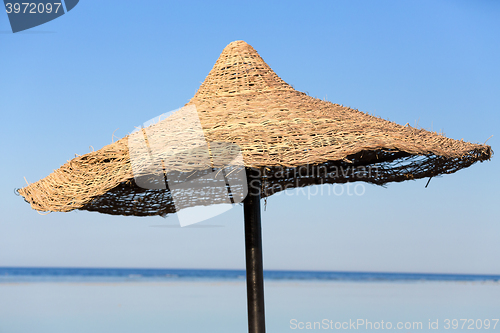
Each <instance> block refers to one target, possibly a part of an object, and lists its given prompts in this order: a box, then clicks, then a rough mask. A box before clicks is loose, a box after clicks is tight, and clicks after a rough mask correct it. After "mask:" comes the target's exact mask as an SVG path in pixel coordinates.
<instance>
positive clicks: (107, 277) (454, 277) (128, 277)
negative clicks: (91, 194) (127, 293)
mask: <svg viewBox="0 0 500 333" xmlns="http://www.w3.org/2000/svg"><path fill="white" fill-rule="evenodd" d="M264 279H266V280H311V281H360V282H361V281H497V282H498V281H500V275H459V274H423V273H373V272H318V271H265V272H264ZM194 280H220V281H231V280H236V281H239V280H242V281H244V280H245V271H244V270H210V269H144V268H45V267H44V268H37V267H0V283H2V282H43V281H54V282H63V281H66V282H69V281H73V282H80V281H81V282H85V281H87V282H91V281H103V282H104V281H107V282H111V281H113V282H126V281H194Z"/></svg>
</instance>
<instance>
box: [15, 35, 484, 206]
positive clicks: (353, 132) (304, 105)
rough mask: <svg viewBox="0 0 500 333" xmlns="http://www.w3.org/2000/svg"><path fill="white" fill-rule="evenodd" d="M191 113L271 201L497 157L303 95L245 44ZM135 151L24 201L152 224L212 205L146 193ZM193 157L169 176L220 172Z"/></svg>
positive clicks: (58, 180)
mask: <svg viewBox="0 0 500 333" xmlns="http://www.w3.org/2000/svg"><path fill="white" fill-rule="evenodd" d="M187 106H195V107H196V110H197V113H198V117H199V120H200V122H201V127H202V131H203V134H204V137H205V139H206V141H207V142H208V143H209V145H211V143H213V142H218V143H220V142H223V143H224V142H225V143H232V144H235V145H237V146H238V147H239V149H240V150H241V153H242V155H243V161H244V165H245V166H246V167H251V168H257V169H259V170H261V172H262V177H263V183H262V184H263V185H262V191H263V192H262V196H263V197H266V196H269V195H272V194H273V193H276V192H279V191H282V190H284V189H289V188H294V187H302V186H308V185H314V184H324V183H345V182H353V181H365V182H369V183H373V184H378V185H384V184H386V183H389V182H399V181H404V180H410V179H418V178H425V177H434V176H437V175H440V174H447V173H453V172H456V171H458V170H460V169H462V168H465V167H469V166H470V165H472V164H474V163H475V162H477V161H484V160H489V159H490V158H491V156H492V150H491V147H490V146H487V145H482V144H473V143H469V142H464V141H462V140H460V141H458V140H453V139H450V138H446V137H445V136H443V135H441V134H438V133H435V132H430V131H426V130H423V129H417V128H414V127H411V126H409V125H406V126H401V125H398V124H395V123H393V122H390V121H387V120H384V119H381V118H378V117H374V116H371V115H368V114H366V113H363V112H360V111H358V110H354V109H351V108H348V107H343V106H341V105H338V104H333V103H331V102H327V101H323V100H319V99H316V98H313V97H310V96H308V95H307V94H304V93H302V92H299V91H296V90H294V89H293V88H292V87H291V86H290V85H288V84H287V83H286V82H284V81H283V80H282V79H280V78H279V77H278V76H277V75H276V73H274V72H273V71H272V69H271V68H270V67H269V66H268V65H267V64H266V63H265V62H264V60H263V59H262V58H261V57H260V56H259V54H258V53H257V52H256V51H255V50H254V49H253V48H252V47H251V46H250V45H248V44H247V43H245V42H243V41H235V42H232V43H231V44H229V45H228V46H227V47H226V48H225V49H224V50H223V52H222V54H221V55H220V57H219V59H218V60H217V62H216V63H215V65H214V67H213V69H212V70H211V71H210V73H209V74H208V76H207V78H206V79H205V81H204V82H203V83H202V85H201V86H200V88H199V90H198V92H197V93H196V94H195V96H194V97H193V98H192V99H191V100H190V101H189V103H187ZM174 116H175V114H174ZM174 116H173V117H174ZM154 126H156V125H152V129H153V130H154ZM128 142H129V141H128V138H127V137H126V138H123V139H121V140H119V141H117V142H115V143H112V144H110V145H108V146H105V147H104V148H102V149H101V150H99V151H95V152H91V153H88V154H86V155H83V156H79V157H76V158H74V159H73V160H71V161H69V162H68V163H66V164H64V165H63V166H61V167H60V168H59V169H57V170H55V171H54V172H53V173H52V174H50V175H49V176H47V177H46V178H44V179H42V180H40V181H38V182H35V183H32V184H30V185H28V186H26V187H24V188H22V189H20V190H18V192H19V193H20V194H21V195H22V196H23V197H24V198H25V200H26V201H27V202H29V203H30V204H31V207H32V208H34V209H36V210H39V211H63V212H65V211H71V210H74V209H83V210H90V211H99V212H102V213H107V214H118V215H136V216H148V215H165V214H168V213H172V212H175V211H177V210H179V209H182V208H184V207H192V206H196V205H205V204H209V203H207V202H203V194H202V193H204V192H203V191H200V190H199V189H197V191H199V192H196V191H194V192H190V191H186V194H185V196H184V198H183V199H182V200H180V201H179V200H178V199H176V205H175V206H174V204H173V202H172V195H171V193H170V190H169V189H168V188H166V189H144V188H141V187H139V186H137V184H136V179H134V172H133V171H132V167H131V163H130V156H129V147H128ZM189 158H192V156H191V157H189V156H182V154H181V155H179V156H177V155H176V157H175V156H174V157H171V158H170V159H169V161H171V162H172V163H170V164H169V165H168V166H166V169H165V172H180V173H185V172H198V173H207V172H212V171H214V170H216V169H217V168H220V167H221V166H220V165H214V164H213V163H212V165H205V166H204V167H203V168H200V164H195V167H193V164H192V163H190V161H189ZM144 170H147V168H146V167H145V168H144ZM238 172H241V170H236V172H235V173H234V175H233V176H235V177H236V175H237V173H238ZM135 176H136V177H137V176H138V175H137V174H135ZM141 176H144V177H146V176H147V172H146V171H144V173H143V174H141ZM217 182H218V181H217V180H215V179H214V184H215V183H217ZM214 184H211V185H207V186H209V187H210V186H212V185H214ZM222 196H223V194H221V198H220V199H221V200H223V199H224V198H222ZM216 197H217V196H216ZM177 201H178V202H177ZM179 203H181V204H179ZM211 203H216V202H211Z"/></svg>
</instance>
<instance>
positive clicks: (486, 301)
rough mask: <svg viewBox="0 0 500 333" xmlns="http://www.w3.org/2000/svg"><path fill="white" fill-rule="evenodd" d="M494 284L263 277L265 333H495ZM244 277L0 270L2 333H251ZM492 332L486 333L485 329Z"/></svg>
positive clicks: (497, 303) (499, 304) (336, 275)
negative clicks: (352, 332) (324, 332)
mask: <svg viewBox="0 0 500 333" xmlns="http://www.w3.org/2000/svg"><path fill="white" fill-rule="evenodd" d="M499 280H500V277H499V276H478V275H475V276H473V275H434V274H401V273H399V274H398V273H358V272H286V271H281V272H279V271H269V272H265V298H266V304H265V305H266V327H267V331H268V332H297V331H304V332H311V331H330V332H335V331H338V332H347V331H356V332H378V331H387V330H390V331H395V332H396V331H398V332H451V331H453V332H459V331H460V332H465V331H469V332H470V331H471V330H474V331H492V332H500V324H499V323H498V319H499V317H500V283H499ZM246 316H247V312H246V287H245V272H244V271H238V270H155V269H151V270H145V269H83V268H82V269H79V268H72V269H68V268H0V332H2V333H11V332H23V333H24V332H30V333H37V332H40V333H45V332H47V333H49V332H50V333H56V332H64V333H67V332H93V333H99V332H106V333H110V332H179V333H181V332H214V333H215V332H247V330H248V329H247V318H246ZM486 327H488V328H486Z"/></svg>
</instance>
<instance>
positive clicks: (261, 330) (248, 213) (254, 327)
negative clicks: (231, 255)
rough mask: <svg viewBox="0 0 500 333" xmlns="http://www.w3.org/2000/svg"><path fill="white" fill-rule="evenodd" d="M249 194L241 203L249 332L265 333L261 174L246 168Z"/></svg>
mask: <svg viewBox="0 0 500 333" xmlns="http://www.w3.org/2000/svg"><path fill="white" fill-rule="evenodd" d="M246 176H247V182H248V194H247V196H246V198H245V200H244V201H243V211H244V215H245V254H246V275H247V306H248V332H249V333H265V331H266V326H265V318H264V273H263V266H262V234H261V226H260V191H261V178H260V171H259V170H256V169H246Z"/></svg>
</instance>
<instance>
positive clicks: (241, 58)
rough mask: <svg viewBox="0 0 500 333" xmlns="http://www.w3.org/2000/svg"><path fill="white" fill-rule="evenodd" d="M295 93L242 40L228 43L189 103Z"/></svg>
mask: <svg viewBox="0 0 500 333" xmlns="http://www.w3.org/2000/svg"><path fill="white" fill-rule="evenodd" d="M276 90H288V91H294V89H293V88H292V87H291V86H290V85H289V84H287V83H286V82H285V81H283V80H282V79H281V78H280V77H279V76H278V75H277V74H276V73H275V72H274V71H273V70H272V69H271V67H269V65H268V64H267V63H266V62H265V61H264V59H262V57H261V56H260V55H259V54H258V53H257V51H256V50H255V49H254V48H253V47H252V46H251V45H249V44H247V43H246V42H244V41H242V40H237V41H234V42H231V43H229V45H227V46H226V47H225V48H224V50H223V51H222V53H221V55H220V56H219V58H218V59H217V61H216V63H215V65H214V67H213V68H212V70H211V71H210V73H209V74H208V75H207V77H206V78H205V81H204V82H203V83H202V85H201V86H200V88H199V89H198V92H197V93H196V94H195V96H194V97H193V99H192V100H196V99H205V98H210V97H216V96H218V97H225V96H227V97H230V96H236V95H242V94H246V95H252V94H258V93H262V92H267V91H276Z"/></svg>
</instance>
